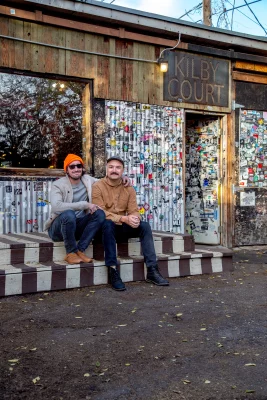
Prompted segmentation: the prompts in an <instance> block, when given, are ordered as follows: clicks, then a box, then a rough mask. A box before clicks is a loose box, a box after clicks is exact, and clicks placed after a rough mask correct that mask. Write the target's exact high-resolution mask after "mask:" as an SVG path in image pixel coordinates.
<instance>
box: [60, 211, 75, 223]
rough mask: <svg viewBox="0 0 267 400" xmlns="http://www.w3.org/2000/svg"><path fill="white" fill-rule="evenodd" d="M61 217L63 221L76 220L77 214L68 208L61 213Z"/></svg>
mask: <svg viewBox="0 0 267 400" xmlns="http://www.w3.org/2000/svg"><path fill="white" fill-rule="evenodd" d="M60 219H61V221H62V222H75V221H76V214H75V212H74V211H73V210H66V211H63V212H62V213H61V214H60Z"/></svg>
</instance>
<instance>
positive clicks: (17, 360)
mask: <svg viewBox="0 0 267 400" xmlns="http://www.w3.org/2000/svg"><path fill="white" fill-rule="evenodd" d="M8 362H10V363H17V362H19V358H14V359H13V360H8Z"/></svg>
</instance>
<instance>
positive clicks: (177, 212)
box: [94, 101, 184, 233]
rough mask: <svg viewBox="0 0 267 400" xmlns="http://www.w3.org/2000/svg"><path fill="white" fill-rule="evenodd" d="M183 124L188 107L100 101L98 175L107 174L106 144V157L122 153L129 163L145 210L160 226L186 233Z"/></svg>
mask: <svg viewBox="0 0 267 400" xmlns="http://www.w3.org/2000/svg"><path fill="white" fill-rule="evenodd" d="M103 107H105V109H104V112H103ZM103 118H105V121H103ZM103 122H105V123H104V124H103ZM183 123H184V113H183V110H180V109H176V108H172V107H162V106H156V105H148V104H140V103H132V102H124V101H120V102H119V101H105V103H104V102H102V101H99V102H96V103H95V123H94V125H95V130H94V132H95V140H94V143H95V148H96V150H95V152H94V165H95V173H96V176H99V175H102V176H103V175H104V170H103V163H102V162H100V161H102V156H101V150H100V149H102V148H103V145H104V146H105V153H106V157H109V156H111V155H115V154H116V155H119V156H120V157H122V159H123V160H124V161H125V173H126V174H127V175H128V176H129V177H130V178H131V180H132V184H133V187H134V189H135V190H136V195H137V203H138V206H139V211H140V214H141V215H142V218H143V219H144V220H146V221H148V222H149V223H150V224H151V227H152V229H155V230H161V231H171V232H176V233H183V232H184V223H183V215H184V209H183V176H182V157H183V155H182V148H183V145H182V131H183ZM100 164H102V165H100Z"/></svg>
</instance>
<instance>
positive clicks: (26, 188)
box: [0, 177, 56, 234]
mask: <svg viewBox="0 0 267 400" xmlns="http://www.w3.org/2000/svg"><path fill="white" fill-rule="evenodd" d="M55 179H56V178H51V177H45V178H36V177H32V178H30V177H25V178H18V177H0V233H1V234H4V233H25V232H42V231H43V229H44V222H45V221H46V220H47V218H48V216H49V213H50V192H51V185H52V183H53V181H54V180H55Z"/></svg>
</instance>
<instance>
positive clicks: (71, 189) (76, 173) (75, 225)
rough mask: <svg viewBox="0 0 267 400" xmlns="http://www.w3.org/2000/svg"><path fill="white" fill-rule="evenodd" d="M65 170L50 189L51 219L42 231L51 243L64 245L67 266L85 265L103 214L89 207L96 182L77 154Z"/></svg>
mask: <svg viewBox="0 0 267 400" xmlns="http://www.w3.org/2000/svg"><path fill="white" fill-rule="evenodd" d="M64 170H65V172H66V176H65V177H63V178H60V179H58V180H56V181H55V182H54V183H53V185H52V189H51V216H50V219H49V220H48V221H46V224H45V229H48V235H49V236H50V238H51V239H52V240H53V241H54V242H61V241H64V245H65V248H66V253H67V255H66V257H65V259H64V260H65V261H67V263H68V264H78V263H80V262H87V263H88V262H91V261H92V259H91V258H89V257H87V255H86V254H85V250H86V249H87V247H88V246H89V244H90V242H91V241H92V239H93V238H94V236H95V234H96V233H97V231H98V230H99V229H100V228H101V225H102V224H103V222H104V220H105V213H104V211H103V210H102V209H101V208H100V207H99V206H97V205H96V204H92V203H91V197H92V196H91V193H92V184H93V183H94V182H95V181H96V180H97V179H95V178H92V177H91V176H90V175H88V174H85V169H84V163H83V160H82V159H81V157H79V156H77V155H76V154H68V155H67V157H66V158H65V160H64ZM77 240H78V242H77Z"/></svg>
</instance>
